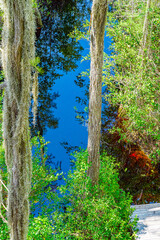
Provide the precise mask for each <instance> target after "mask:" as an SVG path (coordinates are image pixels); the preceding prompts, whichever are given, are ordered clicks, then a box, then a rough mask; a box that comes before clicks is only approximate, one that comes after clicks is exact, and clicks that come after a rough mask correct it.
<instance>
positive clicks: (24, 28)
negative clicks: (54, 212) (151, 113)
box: [0, 0, 35, 240]
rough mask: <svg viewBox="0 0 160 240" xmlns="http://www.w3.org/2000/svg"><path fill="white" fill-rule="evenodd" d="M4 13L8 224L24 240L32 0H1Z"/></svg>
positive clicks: (15, 239)
mask: <svg viewBox="0 0 160 240" xmlns="http://www.w3.org/2000/svg"><path fill="white" fill-rule="evenodd" d="M0 6H1V7H2V10H3V11H4V26H3V32H2V66H3V70H4V74H5V82H6V88H5V95H4V103H3V135H4V144H5V160H6V164H7V170H8V175H9V179H8V182H9V186H8V189H9V193H8V214H7V218H8V225H9V229H10V239H11V240H26V238H27V230H28V218H29V192H30V186H31V169H32V167H31V166H32V164H31V150H30V142H29V141H30V134H29V120H28V119H29V106H30V90H31V78H32V77H31V66H30V60H31V59H32V60H33V59H34V58H35V57H34V53H35V47H34V41H35V16H34V13H33V9H32V0H21V1H19V0H0Z"/></svg>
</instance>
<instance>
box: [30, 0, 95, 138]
mask: <svg viewBox="0 0 160 240" xmlns="http://www.w3.org/2000/svg"><path fill="white" fill-rule="evenodd" d="M89 2H90V0H88V1H86V0H77V1H75V0H74V1H73V0H54V1H53V0H52V1H48V0H47V1H44V0H38V4H39V10H40V12H41V17H42V22H43V28H42V30H41V35H40V37H39V39H38V40H37V43H36V45H37V55H38V56H39V57H40V58H41V63H40V66H41V67H42V68H43V70H44V74H43V75H39V99H38V114H37V124H36V127H35V128H34V127H33V126H32V123H31V130H32V135H34V134H36V133H37V131H40V134H41V135H43V134H44V133H45V131H46V128H47V127H49V128H56V127H57V126H58V119H56V118H55V116H54V113H53V108H56V103H55V100H56V98H57V97H58V96H59V95H58V93H53V91H52V87H53V85H54V83H55V80H56V79H57V81H58V78H59V77H60V76H62V75H63V74H64V73H66V72H68V71H71V70H74V69H75V68H76V67H77V60H78V59H79V58H80V57H81V55H80V52H81V50H82V47H81V45H80V43H79V42H76V39H73V38H70V37H69V33H70V32H72V31H73V30H74V27H75V26H76V28H78V29H81V28H82V25H83V20H85V19H86V17H87V15H88V14H89ZM31 119H32V116H31Z"/></svg>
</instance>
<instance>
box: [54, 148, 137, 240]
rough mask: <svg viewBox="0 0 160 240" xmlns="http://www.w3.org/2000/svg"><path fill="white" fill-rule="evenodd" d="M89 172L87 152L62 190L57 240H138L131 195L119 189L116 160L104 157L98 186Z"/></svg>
mask: <svg viewBox="0 0 160 240" xmlns="http://www.w3.org/2000/svg"><path fill="white" fill-rule="evenodd" d="M87 169H88V165H87V152H80V153H77V154H76V162H75V169H74V171H73V172H70V173H69V176H68V179H67V180H66V185H65V186H61V187H60V188H59V191H60V193H59V196H57V206H56V208H57V209H56V211H55V213H54V216H53V219H54V222H55V224H54V232H55V233H56V234H55V237H54V239H90V240H91V239H106V240H107V239H108V240H114V239H117V240H121V239H123V240H129V239H135V238H134V236H135V231H136V229H135V225H136V219H135V220H134V221H133V222H131V220H130V216H131V214H132V212H133V210H132V209H131V207H130V205H131V196H129V194H125V192H124V191H123V190H121V189H120V187H119V184H118V180H119V179H118V171H117V170H116V168H115V163H114V160H113V159H112V158H111V157H108V156H107V155H106V154H103V155H102V156H101V168H100V179H99V186H98V187H92V185H91V181H90V179H89V178H88V177H87ZM133 231H134V232H133Z"/></svg>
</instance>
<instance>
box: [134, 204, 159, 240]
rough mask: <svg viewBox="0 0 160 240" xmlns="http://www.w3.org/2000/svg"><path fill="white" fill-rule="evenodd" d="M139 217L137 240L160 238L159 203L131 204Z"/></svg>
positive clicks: (155, 239) (156, 239) (157, 239)
mask: <svg viewBox="0 0 160 240" xmlns="http://www.w3.org/2000/svg"><path fill="white" fill-rule="evenodd" d="M133 207H134V208H135V211H134V213H133V217H134V216H135V215H137V217H138V218H139V221H138V229H139V232H138V234H137V236H138V238H137V240H160V203H152V204H142V205H135V206H133Z"/></svg>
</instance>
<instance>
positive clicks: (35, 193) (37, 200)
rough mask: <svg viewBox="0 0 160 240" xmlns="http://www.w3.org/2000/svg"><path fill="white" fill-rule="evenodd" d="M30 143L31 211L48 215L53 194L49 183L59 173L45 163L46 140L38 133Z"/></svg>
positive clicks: (46, 157) (56, 177)
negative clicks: (31, 151)
mask: <svg viewBox="0 0 160 240" xmlns="http://www.w3.org/2000/svg"><path fill="white" fill-rule="evenodd" d="M31 144H32V149H33V156H32V159H33V160H32V172H33V174H32V188H31V193H30V201H31V212H35V211H36V212H37V211H40V212H39V213H40V214H41V215H43V214H44V215H46V216H47V215H48V216H49V214H50V212H51V211H52V202H53V199H54V195H55V194H54V192H53V191H52V190H51V185H52V183H53V182H54V181H56V180H57V179H58V176H59V174H57V173H56V171H55V170H53V169H52V168H51V167H49V166H47V165H46V160H47V159H48V156H47V153H46V152H47V147H46V145H47V144H48V142H45V140H44V138H43V137H42V136H39V135H38V136H36V137H34V138H32V140H31ZM46 202H47V204H46Z"/></svg>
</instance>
